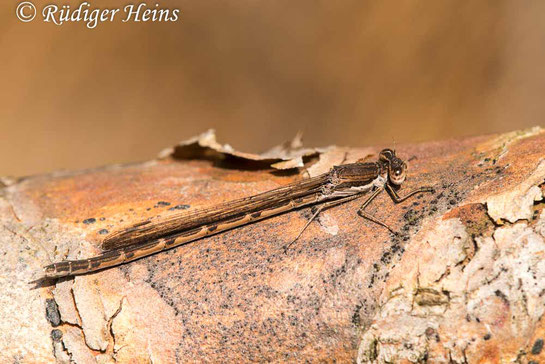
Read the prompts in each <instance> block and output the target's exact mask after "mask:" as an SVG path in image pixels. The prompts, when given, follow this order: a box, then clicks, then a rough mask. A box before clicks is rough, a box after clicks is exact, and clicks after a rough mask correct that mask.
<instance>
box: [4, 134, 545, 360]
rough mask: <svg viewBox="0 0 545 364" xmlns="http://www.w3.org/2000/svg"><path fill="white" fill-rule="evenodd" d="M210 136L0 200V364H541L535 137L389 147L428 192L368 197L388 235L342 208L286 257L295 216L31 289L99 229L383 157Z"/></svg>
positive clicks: (16, 188) (88, 248)
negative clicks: (250, 146)
mask: <svg viewBox="0 0 545 364" xmlns="http://www.w3.org/2000/svg"><path fill="white" fill-rule="evenodd" d="M204 136H205V137H206V138H205V139H206V140H204V139H203V140H204V142H202V140H201V139H202V137H201V139H198V138H197V139H195V141H193V142H192V143H189V144H188V143H185V144H184V143H182V144H181V145H179V146H177V147H175V148H174V149H172V151H171V152H169V153H170V154H169V153H163V155H162V159H160V160H158V161H152V162H148V163H142V164H136V165H130V166H116V167H109V168H103V169H98V170H91V171H82V172H71V173H62V174H53V175H46V176H36V177H29V178H25V179H21V180H16V181H11V182H10V183H9V184H8V183H4V184H3V185H2V186H1V187H0V242H1V244H0V249H1V250H0V254H3V257H4V258H3V259H4V262H3V263H4V264H2V265H0V283H1V284H2V287H3V289H4V291H5V294H4V295H3V296H2V297H0V300H2V305H0V310H2V311H3V313H2V315H1V317H3V318H4V328H3V329H2V330H1V331H0V332H1V334H0V345H1V347H0V359H1V360H0V361H2V362H4V361H8V362H9V361H14V360H17V361H18V362H29V363H31V362H47V361H52V360H54V359H56V360H57V361H58V362H69V361H75V362H78V363H95V362H113V361H117V362H120V363H125V362H131V361H132V362H133V361H137V362H138V361H143V362H176V361H178V362H187V361H190V362H191V361H200V360H208V361H212V362H247V361H289V362H303V361H306V360H310V361H331V360H332V359H336V361H337V362H353V361H357V362H359V363H368V362H372V363H386V362H458V363H475V362H510V361H514V362H521V363H529V362H532V361H533V362H536V363H538V362H543V361H545V358H544V355H545V354H544V350H543V346H544V344H543V343H544V339H545V326H544V324H543V320H542V317H543V314H544V313H545V259H543V258H544V257H545V213H544V212H543V211H544V207H545V201H544V191H545V153H544V152H543V150H544V146H545V133H544V132H543V131H542V130H541V129H539V128H534V129H531V130H527V131H520V132H513V133H508V134H503V135H495V136H483V137H477V138H469V139H465V140H459V141H445V142H436V143H428V144H421V145H407V146H403V147H400V148H398V151H397V152H398V154H399V155H401V156H402V157H403V158H405V159H406V160H409V164H410V170H409V172H410V174H409V179H408V180H407V182H406V186H404V187H403V189H405V188H406V189H407V190H409V189H411V188H414V187H416V186H421V185H433V186H434V187H435V189H436V193H435V194H433V195H430V196H428V195H426V196H421V197H418V198H415V199H411V200H408V201H406V202H403V203H401V204H399V205H395V204H393V203H392V202H391V201H390V200H389V199H388V198H387V196H381V197H379V198H377V201H376V202H374V203H373V204H372V206H371V207H370V210H369V212H371V213H372V214H374V215H375V216H376V217H378V218H380V219H381V220H385V221H387V222H388V223H389V225H391V226H394V227H395V228H396V230H397V231H398V234H390V233H389V232H388V231H387V230H385V229H382V228H381V227H379V226H376V225H373V224H371V223H369V222H368V221H365V220H362V219H360V218H359V217H358V216H357V215H356V214H355V211H356V210H357V208H358V207H359V204H358V201H354V202H350V203H347V204H345V205H342V206H340V207H336V208H333V209H330V210H328V211H327V212H324V213H323V214H322V215H321V216H320V218H319V219H317V220H316V221H315V222H313V223H312V224H311V225H310V226H309V228H308V229H307V231H305V233H304V234H303V236H302V237H301V238H300V239H299V240H298V241H297V242H296V244H295V245H294V246H293V248H292V250H291V251H290V252H289V253H288V254H285V253H284V252H283V250H282V247H283V246H284V245H285V244H286V243H287V242H289V241H291V239H293V237H294V236H296V235H297V233H298V231H299V229H300V228H301V227H302V226H303V225H304V224H305V223H306V220H307V219H308V216H309V214H308V211H307V210H306V209H303V210H300V211H296V212H292V213H289V214H285V215H281V216H277V217H274V218H271V219H268V220H264V221H262V222H260V223H257V224H253V225H250V226H246V227H243V228H240V229H236V230H232V231H228V232H226V233H223V234H220V235H217V236H214V237H209V238H206V239H202V240H200V241H197V242H194V243H191V244H188V245H185V246H182V247H179V248H177V249H174V250H171V251H168V252H165V253H162V254H158V255H155V256H152V257H149V258H146V259H142V260H139V261H136V262H133V263H131V264H128V265H125V266H122V267H119V268H114V269H110V270H106V271H103V272H98V273H95V274H90V275H86V276H80V277H76V278H70V279H63V280H59V281H57V282H52V284H41V285H39V286H38V287H37V288H35V289H31V288H30V287H27V282H29V281H31V280H33V279H36V278H39V275H40V267H41V266H42V265H45V264H47V263H50V262H51V261H52V260H54V261H57V260H60V259H64V258H66V257H68V258H78V257H84V256H92V255H94V254H96V253H97V252H98V251H99V248H98V247H99V245H100V242H101V238H102V237H103V233H102V232H103V231H104V230H108V231H112V230H113V229H115V228H116V226H119V225H120V224H125V223H127V222H133V221H138V220H142V219H146V218H150V217H153V216H156V215H160V214H161V215H166V214H169V213H172V211H171V210H169V209H170V208H172V207H173V206H178V205H184V206H187V205H189V206H190V208H194V207H197V206H203V205H208V204H212V203H217V202H220V201H224V200H228V199H232V198H237V197H242V196H247V195H251V194H254V193H257V192H261V191H264V190H268V189H271V188H274V187H278V186H280V185H282V184H286V183H289V182H291V181H293V180H295V179H299V178H306V177H307V176H308V175H314V174H317V173H321V172H323V171H325V170H327V169H328V168H330V167H331V165H332V164H340V163H343V162H345V163H346V162H353V161H355V160H357V159H359V158H365V157H368V156H369V155H372V154H374V153H376V152H377V151H378V150H379V149H380V148H365V149H349V148H337V147H328V148H321V149H303V148H302V146H301V145H300V143H299V142H298V141H297V140H296V141H294V142H292V143H290V144H286V145H285V146H283V147H282V148H277V149H274V150H273V151H270V152H269V153H268V154H266V155H261V156H260V155H249V154H246V153H240V152H237V151H234V150H232V149H230V147H228V145H222V144H219V143H217V142H215V139H213V138H211V136H210V134H209V133H208V134H205V135H204ZM203 143H204V144H203ZM188 146H189V147H188ZM187 148H190V149H191V150H190V152H191V153H190V156H189V157H188V153H187V152H188V150H187ZM174 152H176V153H174ZM246 157H248V158H250V160H251V163H250V164H248V163H246V162H244V159H245V158H246ZM188 158H189V159H188ZM233 158H234V159H233ZM216 159H217V160H216ZM239 163H240V164H239ZM271 165H272V169H271ZM292 167H298V168H299V169H295V170H292V171H291V172H290V169H289V168H292ZM274 168H280V169H282V171H281V172H279V171H278V170H275V169H274ZM0 256H1V255H0ZM8 267H9V269H8ZM21 282H24V284H22V283H21ZM54 306H55V307H57V308H58V310H55V309H53V307H54ZM46 309H47V311H46ZM13 312H17V313H18V314H17V315H15V316H17V317H21V318H24V319H23V320H21V319H18V320H17V322H20V325H19V327H17V325H16V324H15V320H14V319H13V318H12V317H13ZM54 326H55V327H54ZM8 342H9V343H10V344H9V345H8V344H6V343H8ZM29 348H32V350H29Z"/></svg>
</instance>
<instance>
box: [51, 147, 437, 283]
mask: <svg viewBox="0 0 545 364" xmlns="http://www.w3.org/2000/svg"><path fill="white" fill-rule="evenodd" d="M406 175H407V165H406V163H405V162H404V161H403V160H401V159H400V158H398V157H396V155H395V152H394V151H393V150H391V149H384V150H382V151H381V152H380V154H379V158H378V161H376V162H366V163H363V162H356V163H350V164H342V165H339V166H335V167H333V168H332V169H331V170H330V171H329V172H327V173H324V174H322V175H319V176H316V177H311V178H308V179H305V180H302V181H298V182H294V183H291V184H288V185H286V186H283V187H280V188H276V189H273V190H270V191H266V192H263V193H259V194H257V195H253V196H250V197H245V198H241V199H238V200H233V201H227V202H224V203H221V204H218V205H215V206H211V207H207V208H201V209H195V210H194V211H187V212H184V213H180V214H176V215H173V216H170V217H168V218H163V219H161V220H146V221H143V222H139V223H136V224H134V225H132V226H130V227H127V228H123V229H120V230H119V231H116V232H113V233H111V234H110V235H108V236H107V237H106V238H105V239H104V241H103V242H102V246H101V247H102V249H103V253H102V254H100V255H98V256H96V257H93V258H89V259H81V260H65V261H62V262H59V263H53V264H50V265H48V266H46V267H45V276H46V277H50V278H55V277H64V276H72V275H79V274H85V273H90V272H94V271H97V270H102V269H105V268H110V267H113V266H116V265H120V264H123V263H127V262H131V261H133V260H136V259H139V258H142V257H146V256H148V255H151V254H155V253H158V252H160V251H163V250H166V249H171V248H174V247H176V246H179V245H182V244H185V243H188V242H191V241H194V240H197V239H201V238H203V237H206V236H209V235H213V234H217V233H220V232H222V231H225V230H229V229H233V228H236V227H239V226H242V225H246V224H250V223H253V222H255V221H259V220H263V219H266V218H268V217H271V216H274V215H278V214H281V213H285V212H288V211H292V210H295V209H298V208H300V207H304V206H310V205H315V206H316V210H315V212H314V214H313V216H312V218H311V219H310V220H309V221H308V222H307V224H306V225H305V227H304V228H303V229H302V230H301V233H302V232H303V231H304V230H305V228H306V227H307V226H308V225H309V224H310V222H311V221H312V220H313V219H314V218H315V217H316V216H317V215H318V214H319V213H320V211H322V210H324V209H326V208H329V207H332V206H336V205H340V204H342V203H345V202H347V201H350V200H354V199H356V198H359V197H362V196H365V195H366V194H369V195H368V198H367V199H366V200H365V202H364V203H363V204H362V205H361V207H360V209H359V210H358V214H359V215H360V216H362V217H364V218H366V219H368V220H371V221H373V222H375V223H377V224H379V225H382V226H384V227H386V228H388V229H389V230H391V231H392V229H391V228H390V227H389V226H388V225H387V224H385V223H383V222H382V221H380V220H378V219H376V218H374V217H373V216H371V215H369V214H368V213H366V212H365V208H366V207H367V205H369V203H370V202H371V201H372V200H373V199H374V198H375V197H376V196H377V195H378V194H379V193H381V192H382V191H384V190H386V191H387V192H388V193H389V195H390V196H391V198H392V199H393V200H394V201H395V202H396V203H399V202H401V201H403V200H405V199H407V198H409V197H411V196H413V195H414V194H416V193H420V192H433V189H431V188H429V187H422V188H418V189H416V190H413V191H411V192H409V193H408V194H406V195H405V196H403V197H401V196H399V195H398V194H397V192H396V189H397V188H399V187H400V186H401V184H402V183H403V182H404V181H405V178H406ZM301 233H300V234H299V235H298V236H297V238H298V237H299V236H300V235H301ZM297 238H295V239H297Z"/></svg>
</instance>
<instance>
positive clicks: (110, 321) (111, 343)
mask: <svg viewBox="0 0 545 364" xmlns="http://www.w3.org/2000/svg"><path fill="white" fill-rule="evenodd" d="M125 298H126V297H125V296H123V297H121V300H120V301H119V307H118V308H117V310H116V311H115V312H114V314H113V315H112V316H111V317H110V318H109V319H108V323H107V324H106V327H107V329H108V332H109V333H110V339H109V340H108V347H107V348H106V353H107V354H110V357H111V358H112V359H113V360H114V361H116V362H117V360H116V358H115V354H116V353H117V352H116V351H115V333H114V330H113V327H112V325H113V322H114V319H115V318H116V317H117V315H119V313H120V312H121V310H122V309H123V300H124V299H125Z"/></svg>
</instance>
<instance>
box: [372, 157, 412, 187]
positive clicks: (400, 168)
mask: <svg viewBox="0 0 545 364" xmlns="http://www.w3.org/2000/svg"><path fill="white" fill-rule="evenodd" d="M379 160H380V161H381V162H382V163H383V164H384V165H385V166H386V168H387V170H388V179H389V180H390V182H391V183H392V184H394V185H398V186H399V185H401V184H402V183H403V182H405V178H406V177H407V164H406V163H405V162H403V161H402V160H401V159H399V158H398V157H396V153H395V151H394V150H392V149H383V150H382V151H381V152H380V154H379Z"/></svg>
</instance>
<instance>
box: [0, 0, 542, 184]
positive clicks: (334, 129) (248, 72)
mask: <svg viewBox="0 0 545 364" xmlns="http://www.w3.org/2000/svg"><path fill="white" fill-rule="evenodd" d="M90 2H91V4H92V5H93V6H95V7H97V6H98V7H109V8H112V7H123V6H124V5H126V4H129V3H137V2H131V1H113V0H110V1H98V0H97V1H90ZM34 3H35V5H36V6H37V8H38V9H39V11H40V9H41V8H42V7H43V6H44V5H45V4H50V3H53V4H58V5H63V4H67V3H70V4H71V5H72V6H74V7H75V6H77V5H79V1H78V2H73V1H71V2H68V1H64V2H62V1H61V0H53V1H48V2H46V1H43V0H34ZM155 3H156V2H148V4H150V5H154V4H155ZM158 3H159V4H160V5H161V6H162V7H169V8H179V9H180V10H181V15H180V20H179V21H178V22H176V23H163V24H159V23H121V21H120V19H121V17H119V18H118V19H117V20H116V21H115V22H114V23H103V24H99V25H98V26H97V28H96V29H94V30H89V29H87V28H85V25H84V24H83V23H75V24H64V25H63V26H56V25H53V24H51V23H43V22H42V21H41V19H39V17H37V18H36V19H35V20H34V21H33V22H31V23H22V22H20V21H19V20H18V19H17V18H16V16H15V9H16V6H17V4H18V1H16V0H9V1H3V2H2V4H1V5H0V61H1V65H2V67H1V68H0V79H1V82H2V86H1V88H0V127H1V137H0V175H27V174H35V173H42V172H46V171H51V170H55V169H60V168H63V169H79V168H88V167H94V166H99V165H104V164H110V163H118V162H130V161H136V160H147V159H150V158H153V157H155V156H156V154H157V152H159V151H160V150H161V149H163V148H164V147H168V146H171V145H173V144H175V143H176V142H178V141H180V140H183V139H185V138H188V137H190V136H193V135H195V134H197V133H200V132H202V131H204V130H205V129H207V128H211V127H212V128H215V129H216V130H217V132H218V137H219V140H220V142H228V143H230V144H232V145H233V146H235V147H236V148H238V149H241V150H244V151H260V150H264V149H267V148H269V147H271V146H272V145H275V144H278V143H280V142H283V141H285V140H287V139H290V138H291V137H292V136H293V135H294V134H295V133H296V132H297V131H299V130H301V131H303V132H304V135H305V144H306V145H309V146H317V145H327V144H342V145H353V146H365V145H368V144H372V143H379V142H380V143H381V142H385V143H390V142H393V141H394V140H395V142H397V143H400V142H410V141H423V140H430V139H437V138H450V137H455V136H464V135H474V134H481V133H491V132H501V131H508V130H514V129H518V128H524V127H529V126H533V125H543V115H545V112H544V111H545V103H544V102H543V95H544V91H545V68H544V61H545V2H543V1H537V0H536V1H524V2H521V1H515V0H511V1H505V0H503V1H502V0H489V1H473V2H461V1H457V0H450V1H432V0H429V1H362V0H344V1H325V0H324V1H316V0H312V1H311V0H298V1H293V0H278V1H264V0H263V1H258V0H251V1H250V0H238V1H225V0H206V1H201V0H185V1H172V0H171V1H167V0H164V1H159V2H158Z"/></svg>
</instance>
